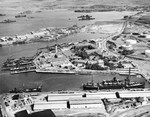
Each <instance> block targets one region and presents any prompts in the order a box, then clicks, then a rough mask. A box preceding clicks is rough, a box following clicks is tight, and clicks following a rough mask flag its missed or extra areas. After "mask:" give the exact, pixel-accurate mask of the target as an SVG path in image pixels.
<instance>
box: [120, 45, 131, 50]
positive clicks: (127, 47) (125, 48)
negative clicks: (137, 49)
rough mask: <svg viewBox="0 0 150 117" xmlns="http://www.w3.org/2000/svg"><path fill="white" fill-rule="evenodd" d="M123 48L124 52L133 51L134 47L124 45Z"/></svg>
mask: <svg viewBox="0 0 150 117" xmlns="http://www.w3.org/2000/svg"><path fill="white" fill-rule="evenodd" d="M122 48H123V49H124V50H133V47H132V45H122Z"/></svg>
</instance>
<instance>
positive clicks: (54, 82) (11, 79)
mask: <svg viewBox="0 0 150 117" xmlns="http://www.w3.org/2000/svg"><path fill="white" fill-rule="evenodd" d="M82 14H83V13H74V12H73V11H67V10H50V11H43V12H41V13H34V14H30V15H31V16H32V17H34V18H33V19H28V18H20V19H17V22H16V23H10V24H0V37H2V36H14V35H16V34H18V35H21V34H26V33H28V32H31V31H35V30H38V29H40V28H44V27H69V26H72V25H74V24H78V25H87V24H91V23H93V22H94V21H85V22H79V21H78V20H77V16H80V15H82ZM114 14H115V15H114ZM125 14H129V13H125ZM12 15H13V16H12ZM14 15H15V13H14V14H11V15H9V16H6V17H3V18H5V19H7V18H9V17H14ZM90 15H93V17H95V18H96V20H97V21H105V20H115V19H121V18H122V17H123V14H122V13H120V12H102V13H92V14H90ZM110 16H114V17H112V19H111V18H108V17H110ZM0 20H2V19H0ZM98 37H99V34H87V33H81V34H75V35H72V36H69V37H67V38H64V39H61V40H58V43H70V42H77V41H81V40H84V39H92V38H98ZM53 44H55V42H48V43H44V42H39V43H31V44H24V45H11V46H4V47H0V66H2V64H3V62H5V61H6V59H7V58H19V57H27V56H33V55H34V54H35V53H36V51H37V49H38V48H42V47H45V46H51V45H53ZM114 76H115V75H112V74H106V73H99V74H94V75H66V74H42V73H35V72H31V73H22V74H15V75H11V74H10V73H7V72H2V71H0V94H1V93H5V92H8V91H9V90H10V89H13V88H15V87H16V88H22V87H23V86H24V87H26V88H30V87H36V86H38V85H41V84H42V86H43V91H52V90H79V89H80V87H81V85H82V83H86V82H87V81H89V80H91V79H92V78H93V79H94V81H95V82H101V81H102V80H104V79H112V78H113V77H114ZM116 77H117V78H119V79H124V78H125V77H123V76H119V75H116ZM131 79H132V80H133V81H137V82H143V81H144V79H143V78H135V77H131Z"/></svg>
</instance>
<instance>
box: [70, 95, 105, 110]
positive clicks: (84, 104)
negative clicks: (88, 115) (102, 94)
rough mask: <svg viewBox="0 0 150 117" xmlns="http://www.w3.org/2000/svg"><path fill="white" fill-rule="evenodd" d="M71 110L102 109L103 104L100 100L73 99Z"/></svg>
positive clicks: (71, 100)
mask: <svg viewBox="0 0 150 117" xmlns="http://www.w3.org/2000/svg"><path fill="white" fill-rule="evenodd" d="M69 103H70V108H71V109H72V108H101V107H102V105H103V103H102V101H101V99H100V98H71V99H70V100H69Z"/></svg>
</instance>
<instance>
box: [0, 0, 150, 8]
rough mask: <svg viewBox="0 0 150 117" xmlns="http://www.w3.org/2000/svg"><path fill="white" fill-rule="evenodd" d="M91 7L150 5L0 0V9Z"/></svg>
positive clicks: (147, 1) (112, 0) (143, 0)
mask: <svg viewBox="0 0 150 117" xmlns="http://www.w3.org/2000/svg"><path fill="white" fill-rule="evenodd" d="M92 5H112V6H137V5H146V6H148V5H150V0H0V7H1V8H5V7H13V8H14V7H21V8H24V9H28V8H73V7H74V8H76V7H82V6H92Z"/></svg>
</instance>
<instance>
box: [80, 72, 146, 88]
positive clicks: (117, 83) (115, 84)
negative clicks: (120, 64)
mask: <svg viewBox="0 0 150 117" xmlns="http://www.w3.org/2000/svg"><path fill="white" fill-rule="evenodd" d="M82 87H83V90H98V89H133V88H135V89H136V88H145V82H143V83H138V82H131V81H130V70H129V76H127V78H126V79H124V80H119V79H117V78H116V77H114V78H113V79H112V80H103V81H102V82H101V83H93V80H92V81H91V82H90V81H89V82H87V83H86V84H83V85H82Z"/></svg>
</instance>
